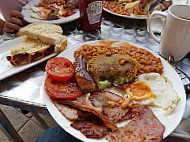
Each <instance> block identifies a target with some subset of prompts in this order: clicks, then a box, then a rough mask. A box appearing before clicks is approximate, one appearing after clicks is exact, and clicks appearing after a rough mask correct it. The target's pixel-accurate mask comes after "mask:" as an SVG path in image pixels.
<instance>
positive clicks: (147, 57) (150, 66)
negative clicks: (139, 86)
mask: <svg viewBox="0 0 190 142" xmlns="http://www.w3.org/2000/svg"><path fill="white" fill-rule="evenodd" d="M101 54H105V55H107V56H111V55H110V54H126V55H129V56H131V57H132V58H133V59H135V60H137V61H138V62H139V70H138V72H139V73H138V74H141V73H144V72H146V73H150V72H157V73H160V74H161V73H162V70H163V66H162V63H161V60H160V58H156V57H155V56H154V55H153V54H152V53H150V52H148V51H145V50H144V49H139V48H137V47H135V46H132V45H130V44H128V45H126V46H122V47H121V46H120V47H115V48H110V47H109V46H99V45H83V46H82V47H80V48H79V49H78V50H77V51H75V57H77V56H79V55H83V56H84V57H86V58H87V59H91V58H92V56H98V55H101ZM119 62H120V64H121V65H123V64H125V62H126V59H125V58H119Z"/></svg>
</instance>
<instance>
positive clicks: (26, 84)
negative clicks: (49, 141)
mask: <svg viewBox="0 0 190 142" xmlns="http://www.w3.org/2000/svg"><path fill="white" fill-rule="evenodd" d="M62 28H63V30H64V34H65V35H66V36H67V38H68V47H70V46H72V45H74V44H77V43H81V42H85V41H92V40H98V39H108V40H123V41H130V42H132V43H136V44H139V45H141V46H144V47H147V48H148V49H150V50H152V51H154V52H157V53H158V51H159V44H158V43H156V42H155V41H154V40H153V39H151V38H150V36H149V34H148V32H147V29H146V21H144V20H130V19H124V18H120V17H116V16H112V15H111V16H110V15H109V14H107V13H104V18H103V21H102V25H101V30H97V31H96V32H93V33H85V32H84V31H82V30H81V28H80V26H79V21H74V22H72V23H69V24H64V25H62ZM8 39H10V37H8V38H7V37H6V36H5V37H4V40H8ZM45 65H46V63H41V64H39V65H36V66H34V67H32V68H30V69H27V70H26V71H23V72H21V73H18V74H16V75H14V76H11V77H9V78H7V79H5V80H3V81H0V103H1V104H4V105H9V106H13V107H18V108H21V109H24V110H28V111H31V112H32V113H33V114H34V116H35V117H36V118H37V119H38V120H39V121H40V122H41V123H42V124H43V126H44V127H47V125H46V124H45V123H44V121H43V120H42V119H41V118H40V117H39V115H38V114H37V113H36V112H39V113H43V114H48V112H47V109H46V106H45V103H44V101H43V96H42V88H41V84H42V80H43V76H44V67H45ZM177 67H178V69H179V70H177V72H178V73H179V75H180V77H181V79H182V81H183V83H184V85H186V84H189V83H190V80H188V78H187V76H185V75H184V74H183V73H182V72H181V71H180V70H182V71H183V72H185V73H186V75H188V76H190V61H189V60H188V59H187V58H185V59H184V60H182V61H180V62H178V63H177ZM2 118H4V119H3V120H4V122H6V121H7V122H6V124H7V125H8V126H9V129H10V128H12V127H11V124H10V123H9V122H8V119H7V118H5V117H4V115H3V112H1V111H0V120H1V119H2ZM189 118H190V96H187V110H186V113H185V114H184V121H186V120H187V119H189ZM9 131H10V130H9ZM9 131H8V134H7V135H9V134H11V135H12V134H13V136H14V138H15V137H16V138H17V140H18V141H22V140H21V139H20V138H19V136H18V135H17V134H15V132H14V129H13V130H12V131H13V132H9ZM180 131H181V130H180V129H177V130H176V132H175V133H173V134H172V135H173V136H174V137H182V138H184V139H185V138H188V136H186V137H185V136H183V135H181V133H179V132H180ZM187 133H190V132H187ZM189 137H190V136H189ZM189 140H190V139H189Z"/></svg>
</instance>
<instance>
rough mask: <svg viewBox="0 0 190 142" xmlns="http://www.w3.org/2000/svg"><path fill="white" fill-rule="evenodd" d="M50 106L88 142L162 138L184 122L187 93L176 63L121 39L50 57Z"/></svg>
mask: <svg viewBox="0 0 190 142" xmlns="http://www.w3.org/2000/svg"><path fill="white" fill-rule="evenodd" d="M42 85H43V87H42V90H43V95H44V101H45V103H46V106H47V109H48V111H49V112H50V114H51V115H52V117H53V118H54V119H55V121H56V122H57V123H58V124H59V125H60V126H61V127H62V128H63V129H64V130H65V131H67V132H68V133H70V134H71V135H73V136H74V137H76V138H78V139H80V140H81V141H85V142H87V141H88V142H100V141H101V142H107V141H109V142H118V140H120V141H121V142H122V141H127V142H133V141H134V140H136V141H144V142H153V141H154V142H160V141H162V140H163V139H164V138H166V137H167V136H168V135H169V134H170V133H171V132H172V131H173V130H174V129H175V128H176V127H177V126H178V125H179V123H180V121H181V119H182V116H183V113H184V110H185V104H186V103H185V102H186V95H185V90H184V87H183V84H182V82H181V79H180V78H179V76H178V75H177V73H176V71H175V70H174V69H173V68H172V66H171V65H170V64H169V63H168V62H167V61H165V60H164V59H162V58H161V57H160V56H158V55H157V54H155V53H153V52H152V51H150V50H148V49H146V48H144V47H141V46H139V45H135V44H132V43H129V42H123V41H106V40H100V41H92V42H86V43H81V44H78V45H74V46H73V47H71V48H70V49H68V50H65V51H64V52H62V53H61V54H59V56H58V57H55V58H53V59H51V60H49V61H48V62H47V65H46V74H45V76H44V82H43V84H42Z"/></svg>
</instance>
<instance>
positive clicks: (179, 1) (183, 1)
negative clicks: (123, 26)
mask: <svg viewBox="0 0 190 142" xmlns="http://www.w3.org/2000/svg"><path fill="white" fill-rule="evenodd" d="M172 1H173V4H186V2H187V0H172ZM103 9H104V10H105V11H106V12H108V13H110V14H113V15H116V16H120V17H124V18H129V19H149V18H150V16H143V15H138V16H135V15H130V16H127V15H121V14H117V13H115V12H112V11H110V10H108V9H106V8H103Z"/></svg>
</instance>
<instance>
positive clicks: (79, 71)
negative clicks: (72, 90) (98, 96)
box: [74, 55, 96, 92]
mask: <svg viewBox="0 0 190 142" xmlns="http://www.w3.org/2000/svg"><path fill="white" fill-rule="evenodd" d="M74 68H75V78H76V81H77V84H78V85H79V87H80V88H81V90H82V91H83V92H92V91H95V89H96V83H95V82H94V80H93V78H92V77H91V75H90V74H89V73H88V71H87V69H86V59H85V58H84V57H83V56H82V55H80V56H78V57H77V58H76V60H75V63H74Z"/></svg>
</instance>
